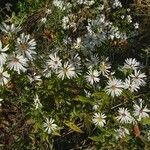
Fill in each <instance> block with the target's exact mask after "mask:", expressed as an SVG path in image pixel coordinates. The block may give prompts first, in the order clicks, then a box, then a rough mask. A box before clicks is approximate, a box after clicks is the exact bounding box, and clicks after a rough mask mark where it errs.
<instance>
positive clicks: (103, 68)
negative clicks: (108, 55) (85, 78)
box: [99, 59, 111, 76]
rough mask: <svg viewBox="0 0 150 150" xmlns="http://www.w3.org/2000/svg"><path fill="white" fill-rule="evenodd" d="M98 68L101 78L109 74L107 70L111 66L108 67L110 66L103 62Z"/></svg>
mask: <svg viewBox="0 0 150 150" xmlns="http://www.w3.org/2000/svg"><path fill="white" fill-rule="evenodd" d="M106 60H107V59H106ZM99 68H100V73H102V75H103V76H106V75H108V74H109V73H110V70H109V69H110V68H111V66H110V64H108V63H106V62H105V61H102V62H101V63H100V67H99Z"/></svg>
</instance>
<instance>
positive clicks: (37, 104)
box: [34, 94, 42, 109]
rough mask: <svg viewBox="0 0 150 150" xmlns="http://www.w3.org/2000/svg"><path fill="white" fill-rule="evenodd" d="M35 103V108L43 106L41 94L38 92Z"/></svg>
mask: <svg viewBox="0 0 150 150" xmlns="http://www.w3.org/2000/svg"><path fill="white" fill-rule="evenodd" d="M34 105H35V109H38V108H41V107H42V104H41V102H40V99H39V96H38V95H37V94H36V96H35V98H34Z"/></svg>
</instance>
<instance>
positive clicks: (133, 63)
mask: <svg viewBox="0 0 150 150" xmlns="http://www.w3.org/2000/svg"><path fill="white" fill-rule="evenodd" d="M139 66H140V63H139V62H138V61H137V60H136V59H135V58H127V59H126V60H125V63H124V66H123V68H124V69H132V70H136V69H138V68H139Z"/></svg>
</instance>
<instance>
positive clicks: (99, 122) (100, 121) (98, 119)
mask: <svg viewBox="0 0 150 150" xmlns="http://www.w3.org/2000/svg"><path fill="white" fill-rule="evenodd" d="M105 118H106V115H105V114H102V113H94V116H93V119H92V121H93V123H94V124H95V125H96V126H100V127H103V126H104V125H105V124H106V119H105Z"/></svg>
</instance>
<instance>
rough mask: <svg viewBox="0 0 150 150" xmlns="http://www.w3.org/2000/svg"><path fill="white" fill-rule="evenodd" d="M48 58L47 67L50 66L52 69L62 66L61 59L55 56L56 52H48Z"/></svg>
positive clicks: (55, 69)
mask: <svg viewBox="0 0 150 150" xmlns="http://www.w3.org/2000/svg"><path fill="white" fill-rule="evenodd" d="M49 57H50V59H49V60H48V61H47V66H48V68H51V69H52V70H53V71H56V72H57V70H58V68H60V67H61V66H62V63H61V59H60V58H59V56H57V53H54V54H50V55H49Z"/></svg>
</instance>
